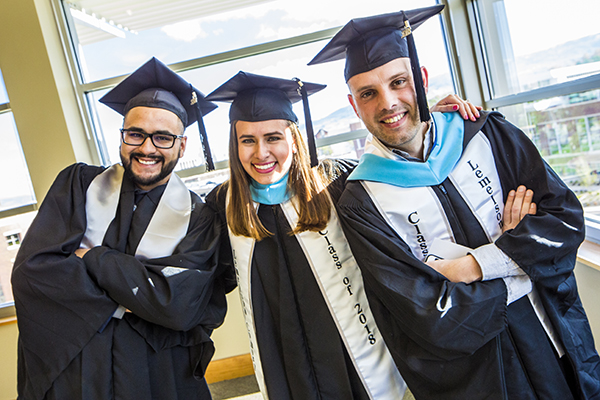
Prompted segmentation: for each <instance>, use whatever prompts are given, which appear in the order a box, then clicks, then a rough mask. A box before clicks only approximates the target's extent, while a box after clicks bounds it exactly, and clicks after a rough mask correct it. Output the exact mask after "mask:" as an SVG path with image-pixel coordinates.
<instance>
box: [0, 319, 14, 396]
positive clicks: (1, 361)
mask: <svg viewBox="0 0 600 400" xmlns="http://www.w3.org/2000/svg"><path fill="white" fill-rule="evenodd" d="M17 336H18V330H17V324H16V323H15V322H6V323H0V354H1V356H0V400H12V399H16V398H17Z"/></svg>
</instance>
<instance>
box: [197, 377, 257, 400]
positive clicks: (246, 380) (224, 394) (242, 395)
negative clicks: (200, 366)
mask: <svg viewBox="0 0 600 400" xmlns="http://www.w3.org/2000/svg"><path fill="white" fill-rule="evenodd" d="M208 387H209V388H210V392H211V393H212V397H213V400H225V399H235V400H262V396H261V395H260V392H259V389H258V383H256V379H255V378H254V375H249V376H244V377H242V378H237V379H230V380H228V381H221V382H215V383H211V384H209V385H208Z"/></svg>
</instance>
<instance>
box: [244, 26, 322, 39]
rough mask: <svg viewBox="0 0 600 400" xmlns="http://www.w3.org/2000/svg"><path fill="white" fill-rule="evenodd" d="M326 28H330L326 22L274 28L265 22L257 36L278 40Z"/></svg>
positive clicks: (258, 37)
mask: <svg viewBox="0 0 600 400" xmlns="http://www.w3.org/2000/svg"><path fill="white" fill-rule="evenodd" d="M326 28H328V26H326V25H325V24H312V25H310V26H308V27H307V26H302V27H285V28H279V29H273V28H272V27H270V26H267V25H264V24H263V25H261V26H260V31H259V32H258V34H257V35H256V38H257V39H269V40H277V39H284V38H289V37H292V36H297V35H302V34H305V33H309V32H316V31H320V30H322V29H326Z"/></svg>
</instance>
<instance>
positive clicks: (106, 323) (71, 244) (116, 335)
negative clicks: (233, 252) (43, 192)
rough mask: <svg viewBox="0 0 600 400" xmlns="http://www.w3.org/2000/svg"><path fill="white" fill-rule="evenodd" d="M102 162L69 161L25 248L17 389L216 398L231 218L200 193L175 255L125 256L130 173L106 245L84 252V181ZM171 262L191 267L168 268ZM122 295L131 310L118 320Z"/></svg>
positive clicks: (229, 277) (51, 394)
mask: <svg viewBox="0 0 600 400" xmlns="http://www.w3.org/2000/svg"><path fill="white" fill-rule="evenodd" d="M103 170H104V168H101V167H92V166H87V165H85V164H75V165H72V166H70V167H68V168H66V169H65V170H63V171H62V172H61V173H60V174H59V176H58V177H57V179H56V180H55V182H54V184H53V185H52V187H51V189H50V191H49V192H48V195H47V196H46V198H45V199H44V202H43V203H42V206H41V207H40V210H39V213H38V215H37V217H36V218H35V220H34V221H33V223H32V224H31V226H30V228H29V230H28V232H27V235H26V236H25V238H24V240H23V243H22V245H21V248H20V250H19V253H18V255H17V258H16V262H15V266H14V270H13V275H12V285H13V291H14V295H15V296H14V297H15V306H16V310H17V320H18V325H19V332H20V336H19V361H18V392H19V398H20V399H43V398H48V399H98V400H100V399H102V400H104V399H123V400H125V399H134V398H135V399H209V398H210V393H209V391H208V388H207V385H206V382H205V381H204V378H203V373H204V370H205V368H206V365H207V364H208V362H209V361H210V358H211V357H212V354H213V352H214V347H213V345H212V342H211V340H210V338H209V335H210V333H211V332H212V329H214V328H216V327H217V326H219V325H220V324H221V323H222V321H223V318H224V316H225V312H226V300H225V293H226V292H227V291H229V290H231V289H232V288H233V287H234V284H235V282H234V280H233V274H232V269H231V268H230V264H228V263H227V261H226V259H228V258H229V257H230V253H229V252H227V251H226V252H222V251H221V249H220V243H219V241H218V237H219V235H220V234H219V232H220V230H221V229H223V228H224V226H223V225H222V224H219V223H215V219H214V214H212V213H210V212H207V211H208V209H205V208H204V206H203V204H202V203H201V200H200V199H199V198H198V197H197V196H196V195H195V194H192V198H193V205H194V206H193V210H192V215H191V219H190V223H189V227H188V230H187V234H186V236H185V237H184V238H183V239H182V241H181V242H180V243H179V245H178V246H177V248H176V249H175V251H174V252H173V255H171V256H167V257H162V258H158V259H149V260H146V261H145V262H143V263H142V262H140V261H138V260H137V259H136V258H135V257H133V256H132V255H129V254H125V248H126V247H127V236H128V235H127V233H128V231H129V228H130V223H131V220H132V214H133V191H134V187H133V184H132V183H131V182H130V181H129V180H128V179H127V178H124V179H123V184H122V187H121V195H120V200H119V207H118V211H117V215H116V217H115V219H114V220H113V221H112V222H111V225H110V226H109V228H108V230H107V234H106V235H105V238H104V241H103V244H102V246H97V247H95V248H93V249H91V250H90V251H88V253H87V254H86V255H85V256H84V257H83V259H81V258H79V257H77V256H75V255H74V254H73V252H74V251H75V250H76V249H78V248H79V246H80V242H81V240H82V237H83V234H84V233H85V228H86V213H85V195H86V190H87V188H88V186H89V185H90V183H91V181H92V180H93V178H94V177H95V176H96V175H97V174H99V173H101V172H102V171H103ZM148 222H149V221H148V220H147V221H145V222H142V223H143V224H145V225H146V226H147V223H148ZM143 229H145V228H143ZM137 240H139V238H137ZM131 245H132V244H131V243H130V246H131ZM136 246H137V244H133V245H132V246H131V247H132V248H133V249H135V247H136ZM133 251H135V250H133ZM222 255H223V256H224V257H225V259H223V258H222V257H221V264H220V266H218V264H217V259H218V258H219V257H220V256H222ZM165 266H173V267H181V268H186V269H189V270H194V271H193V272H192V271H185V272H182V273H179V274H176V275H173V276H170V277H169V278H166V277H165V276H164V275H163V274H162V273H161V270H162V269H163V268H164V267H165ZM150 279H151V280H152V282H150ZM134 287H137V288H138V289H137V290H136V291H135V293H134V291H133V290H132V288H134ZM119 304H120V305H122V306H124V307H126V308H127V309H129V310H130V311H131V313H126V314H125V315H124V317H123V319H116V318H111V316H112V315H113V313H114V312H115V310H116V308H117V306H118V305H119Z"/></svg>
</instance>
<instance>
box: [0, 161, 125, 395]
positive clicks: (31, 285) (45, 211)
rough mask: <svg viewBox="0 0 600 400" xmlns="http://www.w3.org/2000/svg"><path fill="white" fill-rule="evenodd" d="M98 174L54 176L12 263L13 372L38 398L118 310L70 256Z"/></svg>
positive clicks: (79, 169)
mask: <svg viewBox="0 0 600 400" xmlns="http://www.w3.org/2000/svg"><path fill="white" fill-rule="evenodd" d="M102 170H103V168H97V167H90V166H86V165H84V164H74V165H72V166H70V167H67V168H66V169H65V170H63V171H62V172H60V174H59V175H58V176H57V178H56V180H55V181H54V183H53V184H52V186H51V188H50V190H49V191H48V194H47V195H46V197H45V199H44V201H43V203H42V205H41V206H40V209H39V212H38V214H37V216H36V218H35V219H34V220H33V222H32V224H31V225H30V227H29V229H28V231H27V234H26V235H25V237H24V239H23V242H22V243H21V247H20V249H19V252H18V254H17V257H16V259H15V264H14V267H13V273H12V278H11V281H12V288H13V293H14V298H15V307H16V310H17V320H18V323H19V354H20V355H19V365H20V366H19V369H20V370H21V369H22V368H24V367H26V368H27V371H28V374H30V375H31V376H35V377H37V378H36V381H35V386H36V387H35V388H34V389H33V390H34V391H38V390H39V394H40V397H41V395H42V394H43V393H44V392H45V390H47V388H48V387H50V385H51V383H52V382H53V380H54V379H55V378H56V376H58V374H59V373H60V372H61V371H62V370H63V369H64V368H65V367H66V366H67V365H68V364H69V363H70V362H71V360H72V359H73V358H74V357H75V356H76V355H77V354H78V353H79V352H80V351H81V349H82V348H83V347H84V346H85V344H86V343H88V342H89V340H90V339H91V338H92V337H93V336H94V335H95V334H96V333H97V332H98V330H99V329H100V327H101V326H102V325H103V324H104V323H105V322H106V320H107V319H108V318H110V316H111V315H112V314H113V312H114V311H115V309H116V308H117V306H118V305H117V303H116V302H115V301H114V300H113V299H111V298H110V297H109V296H107V294H106V292H105V291H104V290H103V289H102V288H101V287H100V286H98V284H97V283H96V282H95V281H94V280H93V279H92V278H91V277H90V275H89V274H88V273H87V271H86V268H85V263H84V261H83V260H82V259H81V258H79V257H77V256H75V255H74V254H73V253H74V251H75V250H76V249H78V248H79V244H80V242H81V239H82V237H83V234H84V232H85V224H86V218H85V190H86V189H87V186H88V185H89V182H91V180H92V179H93V177H94V176H95V175H96V174H98V173H100V172H101V171H102Z"/></svg>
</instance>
